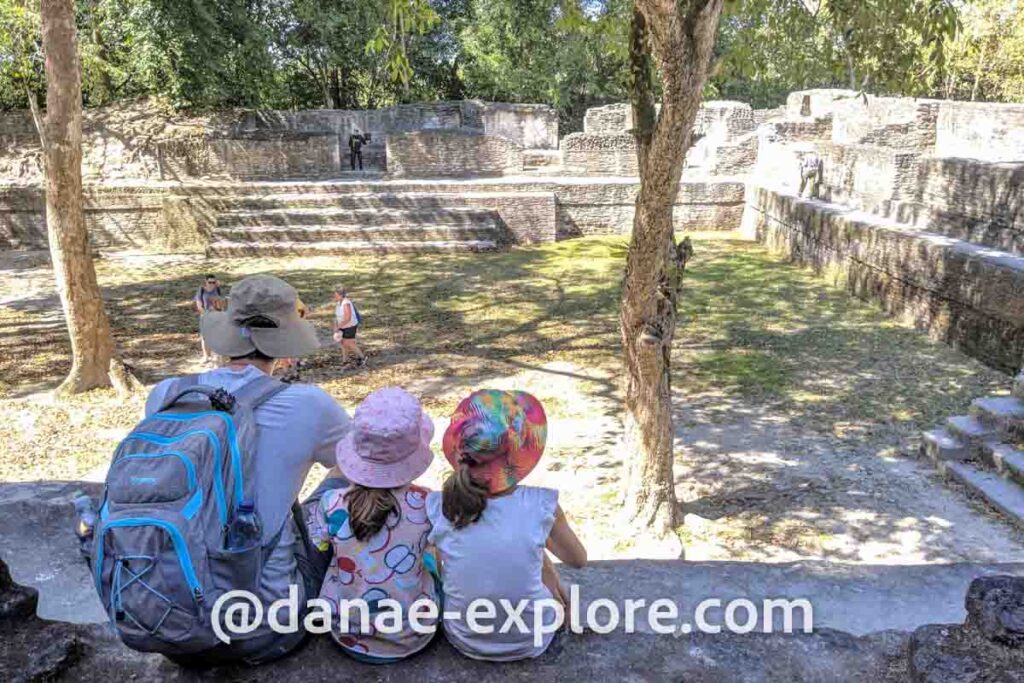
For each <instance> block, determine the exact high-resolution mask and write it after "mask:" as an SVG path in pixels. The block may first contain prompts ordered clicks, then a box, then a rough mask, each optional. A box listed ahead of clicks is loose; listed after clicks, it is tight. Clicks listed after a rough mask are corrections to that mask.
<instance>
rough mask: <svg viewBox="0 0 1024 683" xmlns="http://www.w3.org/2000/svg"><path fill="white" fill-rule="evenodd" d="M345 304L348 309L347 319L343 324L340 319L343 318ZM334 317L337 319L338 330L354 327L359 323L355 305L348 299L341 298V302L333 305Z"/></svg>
mask: <svg viewBox="0 0 1024 683" xmlns="http://www.w3.org/2000/svg"><path fill="white" fill-rule="evenodd" d="M345 306H348V309H349V319H348V322H347V323H345V324H344V325H342V324H341V321H342V320H344V319H345ZM334 318H335V320H337V321H338V329H339V330H347V329H348V328H350V327H355V326H356V325H358V324H359V316H357V315H356V307H355V306H353V305H352V302H351V301H349V300H348V299H342V300H341V303H339V304H338V305H337V306H335V307H334Z"/></svg>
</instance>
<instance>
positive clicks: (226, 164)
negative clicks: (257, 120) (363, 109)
mask: <svg viewBox="0 0 1024 683" xmlns="http://www.w3.org/2000/svg"><path fill="white" fill-rule="evenodd" d="M157 149H158V159H159V165H160V178H161V179H162V180H184V179H188V178H220V179H237V180H290V179H296V178H330V177H337V176H338V174H339V172H340V171H341V163H342V155H341V149H340V144H339V139H338V136H337V135H334V134H333V133H297V132H285V133H261V134H258V135H250V136H246V137H232V138H214V139H202V138H200V139H197V140H170V141H164V142H161V143H159V145H158V146H157ZM345 154H346V159H347V156H348V149H347V148H346V150H345Z"/></svg>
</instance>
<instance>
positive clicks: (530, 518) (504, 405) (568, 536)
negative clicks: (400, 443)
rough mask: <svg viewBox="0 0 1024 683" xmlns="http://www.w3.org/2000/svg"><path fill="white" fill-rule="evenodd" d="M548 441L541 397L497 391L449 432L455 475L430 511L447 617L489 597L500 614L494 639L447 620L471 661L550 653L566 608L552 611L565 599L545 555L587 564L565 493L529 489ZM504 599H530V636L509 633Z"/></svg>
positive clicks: (478, 395) (446, 445)
mask: <svg viewBox="0 0 1024 683" xmlns="http://www.w3.org/2000/svg"><path fill="white" fill-rule="evenodd" d="M546 438H547V418H546V416H545V415H544V408H543V407H542V406H541V404H540V402H539V401H538V400H537V399H536V398H534V397H533V396H531V395H530V394H527V393H525V392H521V391H497V390H481V391H476V392H473V393H472V394H470V395H469V396H468V397H467V398H465V399H464V400H463V401H462V402H461V403H460V404H459V406H458V408H456V410H455V414H454V415H453V416H452V420H451V424H450V425H449V426H448V429H447V431H446V432H445V434H444V440H443V444H442V445H443V449H444V454H445V457H446V458H447V459H448V462H449V463H450V464H451V466H452V468H453V469H454V470H455V471H454V472H453V473H452V474H451V476H449V477H448V479H447V480H446V481H445V483H444V487H443V490H442V492H440V493H436V492H435V493H430V494H429V495H428V496H427V515H428V517H429V518H430V522H431V524H432V526H433V530H432V531H431V532H430V536H429V540H430V542H431V543H432V544H433V545H435V546H436V547H437V550H438V553H439V555H440V559H441V567H442V569H441V574H442V579H443V581H444V592H445V614H446V615H447V614H451V613H462V614H466V613H467V612H468V611H469V610H470V609H472V608H471V605H472V604H473V603H474V601H476V600H480V599H483V600H489V601H491V602H492V603H493V604H494V607H495V609H496V610H497V614H498V617H497V618H496V623H494V624H493V626H494V629H493V631H491V632H490V633H484V632H482V631H483V630H486V629H474V628H472V624H470V623H469V621H468V620H467V619H465V618H463V619H447V618H446V619H445V620H444V630H445V635H446V636H447V637H448V640H449V642H451V644H452V645H453V646H454V647H455V648H456V649H458V650H459V651H460V652H462V653H463V654H465V655H467V656H469V657H473V658H475V659H486V660H492V661H512V660H516V659H526V658H529V657H536V656H538V655H540V654H542V653H543V652H544V651H545V650H546V649H547V647H548V646H549V645H550V644H551V640H552V638H553V635H554V633H553V630H552V629H551V626H552V625H553V624H554V623H556V621H557V612H556V611H555V610H551V609H545V607H544V605H545V604H547V605H548V606H550V605H551V603H552V601H557V602H559V603H562V604H563V606H564V603H565V602H566V599H565V595H564V593H563V591H562V587H561V585H560V583H559V580H558V574H557V572H556V571H555V569H554V566H553V565H552V564H551V562H550V560H549V559H548V557H547V554H546V551H545V549H547V550H550V551H551V552H552V553H553V554H554V555H555V557H557V558H558V559H560V560H561V561H562V562H564V563H566V564H568V565H569V566H572V567H582V566H583V565H584V564H586V561H587V551H586V549H585V548H584V547H583V544H582V543H580V541H579V539H578V538H577V537H576V534H575V533H574V532H573V530H572V528H571V527H570V526H569V523H568V521H567V520H566V518H565V514H564V513H563V512H562V509H561V507H560V506H559V505H558V491H555V490H553V489H546V488H537V487H532V486H521V485H520V482H521V481H522V480H523V478H525V477H526V475H527V474H529V473H530V471H531V470H532V469H533V468H534V466H536V464H537V462H538V461H539V460H540V456H541V453H543V451H544V444H545V441H546ZM501 600H508V601H509V602H510V603H511V604H512V605H518V604H520V601H526V607H525V608H524V609H523V610H522V611H521V612H520V617H521V619H522V621H523V622H524V623H525V624H527V625H529V627H530V628H529V629H527V632H522V631H523V629H521V628H518V627H515V626H513V627H512V628H510V629H508V630H506V632H504V633H503V632H502V630H504V629H502V628H501V627H502V625H503V624H504V621H505V619H504V614H503V613H502V611H501V609H500V608H499V604H500V601H501ZM536 625H540V626H542V627H543V628H539V629H535V628H534V626H536ZM534 631H537V633H539V635H537V633H535V632H534ZM535 636H537V637H535Z"/></svg>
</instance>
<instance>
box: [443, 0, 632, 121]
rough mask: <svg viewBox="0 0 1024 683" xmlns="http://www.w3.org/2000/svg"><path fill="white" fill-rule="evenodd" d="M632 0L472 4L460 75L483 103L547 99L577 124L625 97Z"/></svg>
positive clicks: (479, 0) (483, 0)
mask: <svg viewBox="0 0 1024 683" xmlns="http://www.w3.org/2000/svg"><path fill="white" fill-rule="evenodd" d="M631 6H632V5H631V3H630V2H627V1H626V0H608V1H607V2H586V1H581V0H471V1H470V2H469V12H468V14H469V20H468V21H467V22H466V24H465V25H464V26H463V28H462V30H461V31H460V33H459V43H460V47H461V60H462V61H461V66H460V75H461V78H462V80H463V82H464V84H465V87H466V90H467V91H469V92H470V93H471V94H472V95H473V96H476V97H479V98H481V99H485V100H505V101H512V102H548V103H550V104H552V105H554V106H555V107H557V108H558V109H559V110H560V111H561V112H562V118H563V120H564V121H566V122H568V123H569V124H570V126H572V127H578V125H579V124H580V122H581V121H582V118H583V112H584V111H585V110H586V108H587V107H590V106H593V105H595V104H603V103H606V102H610V101H620V100H623V99H625V98H626V94H627V92H628V90H627V88H628V83H629V79H628V54H627V48H628V39H627V36H628V26H629V21H628V19H629V13H630V9H631Z"/></svg>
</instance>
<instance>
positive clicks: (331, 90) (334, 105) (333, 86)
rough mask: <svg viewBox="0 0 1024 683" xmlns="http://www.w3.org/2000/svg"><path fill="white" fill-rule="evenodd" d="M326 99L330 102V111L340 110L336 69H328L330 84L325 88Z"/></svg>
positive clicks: (339, 87) (339, 88) (339, 86)
mask: <svg viewBox="0 0 1024 683" xmlns="http://www.w3.org/2000/svg"><path fill="white" fill-rule="evenodd" d="M327 92H328V97H329V99H330V102H331V109H341V108H342V106H341V80H340V78H339V76H338V67H336V66H332V67H331V68H330V82H329V84H328V86H327Z"/></svg>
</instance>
